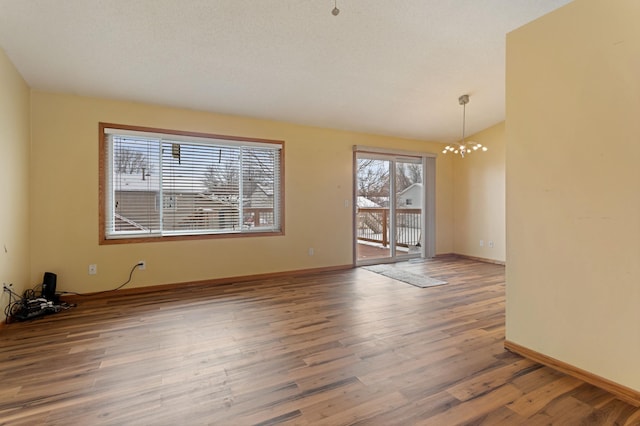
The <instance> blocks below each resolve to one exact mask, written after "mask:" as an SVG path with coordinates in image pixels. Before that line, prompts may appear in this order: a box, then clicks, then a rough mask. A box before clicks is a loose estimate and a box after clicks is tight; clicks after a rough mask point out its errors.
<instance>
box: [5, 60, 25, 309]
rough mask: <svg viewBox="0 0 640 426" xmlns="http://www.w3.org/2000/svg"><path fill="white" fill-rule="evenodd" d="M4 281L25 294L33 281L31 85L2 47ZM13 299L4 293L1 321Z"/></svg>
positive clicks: (17, 291) (19, 292) (16, 290)
mask: <svg viewBox="0 0 640 426" xmlns="http://www.w3.org/2000/svg"><path fill="white" fill-rule="evenodd" d="M0 93H1V94H2V95H0V148H2V155H0V182H2V185H0V200H2V211H1V212H0V274H1V275H0V282H2V283H3V284H7V285H9V284H12V285H11V287H12V288H13V290H14V291H15V292H16V293H18V294H22V293H23V292H24V290H26V289H27V288H28V287H30V286H31V285H32V283H31V282H30V280H29V274H30V271H29V148H30V136H29V126H30V121H29V120H30V112H29V110H30V93H29V87H28V86H27V84H26V83H25V81H24V80H23V79H22V77H21V76H20V74H19V73H18V71H17V70H16V69H15V67H14V66H13V64H12V63H11V61H10V60H9V58H8V57H7V55H6V54H5V52H4V51H3V50H2V49H0ZM8 302H9V296H8V294H7V293H6V292H4V291H3V292H2V293H1V294H0V306H1V307H2V314H0V315H2V317H1V318H0V319H1V320H3V321H4V308H5V306H7V304H8Z"/></svg>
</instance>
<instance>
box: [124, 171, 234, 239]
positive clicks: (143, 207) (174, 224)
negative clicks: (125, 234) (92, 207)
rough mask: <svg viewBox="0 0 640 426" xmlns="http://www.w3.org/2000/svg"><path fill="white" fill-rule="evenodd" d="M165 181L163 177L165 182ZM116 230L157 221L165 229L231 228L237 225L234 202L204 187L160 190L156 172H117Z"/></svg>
mask: <svg viewBox="0 0 640 426" xmlns="http://www.w3.org/2000/svg"><path fill="white" fill-rule="evenodd" d="M166 183H167V181H165V184H166ZM114 185H115V191H114V195H115V212H114V213H115V222H116V223H115V226H116V230H117V231H127V230H152V229H153V228H154V227H156V226H157V224H158V223H159V222H160V217H161V216H160V208H161V207H162V228H163V230H164V231H187V230H190V229H233V228H235V227H237V226H238V222H239V220H238V219H239V209H238V205H237V202H236V203H234V202H232V201H227V200H222V199H220V198H218V197H216V196H215V195H213V194H207V193H205V192H204V191H203V188H189V187H183V188H180V187H178V186H176V185H174V186H171V185H170V184H169V185H167V188H165V190H164V191H163V192H162V206H160V183H159V179H158V177H157V176H150V175H144V176H143V175H140V174H118V175H117V177H116V179H115V182H114Z"/></svg>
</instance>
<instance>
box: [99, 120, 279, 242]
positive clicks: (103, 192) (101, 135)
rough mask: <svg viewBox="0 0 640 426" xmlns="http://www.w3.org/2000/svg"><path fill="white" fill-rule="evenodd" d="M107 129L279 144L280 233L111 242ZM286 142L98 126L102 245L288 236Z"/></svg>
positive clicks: (166, 237) (176, 236)
mask: <svg viewBox="0 0 640 426" xmlns="http://www.w3.org/2000/svg"><path fill="white" fill-rule="evenodd" d="M105 129H118V130H123V131H139V132H148V133H161V134H166V135H175V136H186V137H198V138H211V139H221V140H228V141H236V142H258V143H267V144H278V145H280V146H281V149H280V175H279V178H280V182H279V184H280V203H279V205H278V208H279V209H280V230H279V231H265V232H244V233H243V232H238V233H216V234H202V235H168V236H155V237H136V238H116V239H108V238H107V235H106V230H105V221H106V220H107V218H106V199H107V193H106V191H107V185H106V178H107V170H106V164H105V162H106V159H105V151H106V146H105ZM284 152H285V143H284V141H281V140H272V139H260V138H248V137H241V136H229V135H219V134H213V133H201V132H189V131H181V130H172V129H162V128H155V127H143V126H132V125H126V124H115V123H104V122H100V123H99V125H98V194H99V195H98V240H99V241H98V242H99V244H100V245H114V244H116V245H117V244H133V243H152V242H153V243H157V242H167V241H190V240H212V239H226V238H247V237H250V238H253V237H274V236H284V235H285V210H286V209H285V186H284V182H285V163H284V160H285V153H284Z"/></svg>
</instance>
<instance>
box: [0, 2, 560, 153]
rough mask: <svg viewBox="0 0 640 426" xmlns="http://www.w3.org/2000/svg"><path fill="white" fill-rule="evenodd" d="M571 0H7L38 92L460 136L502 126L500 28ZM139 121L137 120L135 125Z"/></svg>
mask: <svg viewBox="0 0 640 426" xmlns="http://www.w3.org/2000/svg"><path fill="white" fill-rule="evenodd" d="M567 3H569V0H402V1H389V0H386V1H382V0H337V6H338V8H339V9H340V14H339V15H338V16H333V15H332V14H331V10H332V9H333V7H334V1H333V0H59V1H52V0H0V46H1V47H2V48H3V49H4V50H5V52H6V53H7V55H8V56H9V58H10V59H11V60H12V62H13V63H14V64H15V65H16V67H17V68H18V70H19V71H20V73H21V74H22V75H23V77H24V78H25V80H26V81H27V83H28V84H29V85H30V86H31V87H33V88H35V89H39V90H46V91H55V92H66V93H73V94H79V95H89V96H99V97H107V98H115V99H126V100H133V101H140V102H146V103H153V104H161V105H169V106H176V107H184V108H191V109H198V110H205V111H214V112H220V113H228V114H238V115H243V116H250V117H259V118H268V119H274V120H280V121H287V122H293V123H300V124H307V125H314V126H321V127H329V128H336V129H345V130H355V131H361V132H367V133H377V134H383V135H394V136H401V137H411V138H419V139H425V140H434V141H440V142H450V141H453V140H457V139H459V137H460V132H461V119H462V107H461V106H460V105H459V104H458V96H459V95H462V94H464V93H468V94H469V95H470V96H471V100H470V102H469V104H468V105H467V133H468V134H470V133H473V132H476V131H479V130H482V129H485V128H487V127H489V126H491V125H493V124H496V123H498V122H500V121H502V120H504V111H505V107H504V98H505V93H504V80H505V70H504V68H505V60H504V56H505V36H506V33H507V32H509V31H511V30H514V29H516V28H518V27H519V26H522V25H524V24H526V23H527V22H530V21H532V20H533V19H536V18H537V17H539V16H541V15H543V14H545V13H547V12H550V11H552V10H554V9H556V8H558V7H560V6H562V5H564V4H567ZM130 124H136V123H130Z"/></svg>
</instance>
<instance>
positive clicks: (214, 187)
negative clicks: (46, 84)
mask: <svg viewBox="0 0 640 426" xmlns="http://www.w3.org/2000/svg"><path fill="white" fill-rule="evenodd" d="M117 132H119V130H117V129H111V128H107V129H105V133H107V134H108V136H107V137H106V139H105V140H106V142H107V143H106V146H107V148H106V152H105V158H106V166H107V167H106V170H107V173H106V179H107V181H106V182H105V183H106V188H107V190H106V191H105V196H106V200H105V208H106V211H105V213H106V214H105V217H106V221H105V222H106V223H105V230H106V232H105V236H106V238H107V239H110V238H129V237H149V236H157V237H161V236H163V235H166V236H171V235H207V234H220V233H239V232H256V231H258V232H278V231H280V230H281V222H280V220H281V219H280V217H281V213H280V211H281V188H280V184H281V169H280V168H281V164H280V162H281V155H282V145H281V144H279V143H273V144H271V143H264V142H251V141H248V142H246V143H245V142H244V141H241V140H238V141H235V140H228V139H224V140H223V139H214V138H211V139H208V138H204V137H182V140H181V136H180V135H179V136H178V137H175V138H174V137H172V135H166V136H167V137H166V138H165V137H164V136H163V135H161V134H159V133H156V132H144V131H139V130H134V131H131V134H127V131H126V130H122V134H120V133H117Z"/></svg>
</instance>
